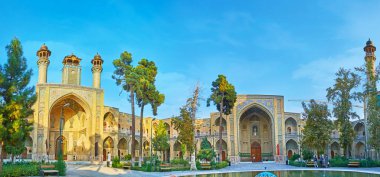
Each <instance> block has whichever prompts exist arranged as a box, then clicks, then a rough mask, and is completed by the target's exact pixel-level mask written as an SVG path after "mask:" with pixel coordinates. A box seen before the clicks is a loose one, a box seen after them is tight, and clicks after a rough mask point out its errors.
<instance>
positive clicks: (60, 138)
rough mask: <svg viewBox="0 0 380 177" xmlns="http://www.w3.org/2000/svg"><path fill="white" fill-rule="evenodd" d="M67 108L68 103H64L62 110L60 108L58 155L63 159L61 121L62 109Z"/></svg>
mask: <svg viewBox="0 0 380 177" xmlns="http://www.w3.org/2000/svg"><path fill="white" fill-rule="evenodd" d="M67 106H70V103H65V104H64V105H63V106H62V108H61V118H60V121H59V145H58V155H60V156H62V157H63V154H62V153H63V152H62V139H63V137H62V129H63V121H64V118H63V108H65V107H67Z"/></svg>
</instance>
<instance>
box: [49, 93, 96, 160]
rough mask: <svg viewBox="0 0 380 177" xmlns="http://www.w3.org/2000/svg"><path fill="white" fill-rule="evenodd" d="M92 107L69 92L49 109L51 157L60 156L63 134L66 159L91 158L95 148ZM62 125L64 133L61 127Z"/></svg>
mask: <svg viewBox="0 0 380 177" xmlns="http://www.w3.org/2000/svg"><path fill="white" fill-rule="evenodd" d="M90 112H91V111H90V109H89V106H88V104H87V103H86V102H85V101H83V99H81V98H80V97H79V96H76V95H75V94H68V95H65V96H62V97H61V98H59V99H58V100H56V101H55V102H54V103H53V104H52V106H51V107H50V110H49V120H48V127H47V128H48V137H49V138H48V142H47V143H48V144H47V145H48V147H49V149H48V150H47V152H48V154H49V159H57V157H58V147H60V146H59V145H58V143H57V142H58V139H59V137H60V136H61V135H62V136H63V139H64V141H63V143H62V145H61V146H63V149H64V159H65V160H89V158H90V156H91V154H92V155H94V149H92V148H93V147H91V145H92V144H94V143H95V142H91V140H90V137H89V136H90V134H91V131H90V129H88V128H89V127H88V126H89V125H90V123H89V122H90V117H91V113H90ZM61 127H62V134H61V131H60V128H61Z"/></svg>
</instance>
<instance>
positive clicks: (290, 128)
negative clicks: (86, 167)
mask: <svg viewBox="0 0 380 177" xmlns="http://www.w3.org/2000/svg"><path fill="white" fill-rule="evenodd" d="M364 49H365V51H366V56H365V60H366V61H367V60H375V59H376V57H375V55H374V52H375V50H376V47H375V46H373V43H372V42H371V41H368V42H367V45H366V47H365V48H364ZM50 55H51V51H50V50H49V49H48V47H47V46H46V45H42V46H41V48H40V49H39V50H38V51H37V57H38V61H37V65H38V83H37V84H36V92H37V95H38V99H37V102H36V103H35V105H34V106H33V109H34V115H33V116H31V117H30V119H32V120H33V122H34V130H33V131H32V133H31V136H30V137H29V138H28V140H27V142H26V151H25V152H24V153H23V155H22V156H23V157H24V158H30V159H33V160H48V159H49V160H53V159H57V151H58V148H62V150H63V155H64V159H65V160H67V161H103V160H105V159H106V154H107V153H108V152H109V153H111V155H112V156H125V155H126V154H131V153H133V152H131V142H132V141H135V146H136V148H135V149H136V152H135V154H136V157H138V156H139V152H138V149H139V148H138V147H139V146H143V150H144V153H143V154H142V156H144V157H148V156H149V155H150V149H151V147H152V146H151V136H152V135H153V136H154V129H152V127H154V126H155V125H156V124H157V123H158V120H163V121H164V122H165V124H166V127H167V131H168V133H169V135H170V148H169V150H168V151H167V153H164V154H165V155H164V154H163V156H164V157H163V158H164V159H165V160H170V159H174V158H178V157H181V156H185V157H188V154H182V153H181V143H180V142H178V141H177V140H176V137H177V136H178V132H177V131H176V130H174V129H173V126H172V125H171V120H170V118H167V119H153V118H152V117H145V118H143V119H144V120H143V124H144V129H143V130H140V129H139V127H140V126H138V123H139V122H140V117H138V116H136V126H135V127H136V139H135V140H132V137H131V131H130V130H131V122H132V121H131V115H130V114H128V113H123V112H120V111H119V109H118V108H114V107H110V106H106V105H104V91H105V90H103V89H102V88H101V74H102V70H103V68H102V64H103V60H102V58H101V56H100V55H98V54H96V55H95V56H94V58H93V59H92V60H91V63H92V76H93V77H92V80H93V82H92V87H85V86H82V85H81V65H80V63H81V60H82V59H80V58H78V57H77V56H75V55H73V54H72V55H68V56H65V57H64V58H63V61H62V63H63V68H62V83H47V76H48V66H49V63H50V60H49V57H50ZM284 102H285V99H284V97H283V96H279V95H238V96H237V101H236V104H235V106H234V108H233V111H232V114H231V115H228V116H223V118H222V119H223V120H222V130H223V132H222V135H223V136H222V137H223V138H222V139H219V135H218V131H219V122H220V120H219V119H220V118H219V114H218V113H216V112H215V113H211V114H210V117H209V118H201V119H197V120H196V133H195V135H196V141H197V149H200V143H201V141H202V139H203V138H207V140H208V142H209V143H210V145H211V146H212V147H213V148H215V150H218V149H219V144H220V143H219V142H220V141H222V149H223V152H222V154H220V157H221V158H222V159H223V160H225V159H229V160H231V162H233V163H238V162H242V161H251V157H252V156H255V161H283V160H284V159H285V158H286V156H288V157H290V156H291V155H292V154H294V153H299V152H300V144H299V142H300V139H301V137H302V130H303V127H304V125H305V121H304V120H303V119H302V118H301V114H300V113H292V112H286V111H285V110H284ZM61 117H62V118H63V119H62V125H63V127H62V130H63V131H62V140H63V141H62V143H59V139H60V138H61V137H60V121H61ZM352 124H353V126H354V130H355V132H356V135H357V136H356V137H355V140H354V143H353V145H352V148H351V150H350V152H351V155H352V157H354V158H362V157H363V154H364V151H365V138H364V137H365V129H364V125H365V124H364V122H363V121H356V122H352ZM152 130H153V132H152ZM140 136H143V141H142V142H140ZM331 136H332V142H331V144H330V145H329V147H328V148H329V151H328V152H329V153H328V155H329V156H330V157H333V156H335V155H337V154H342V153H343V150H342V149H341V148H340V146H339V133H338V132H337V131H335V130H334V131H333V134H332V135H331ZM59 146H60V147H59Z"/></svg>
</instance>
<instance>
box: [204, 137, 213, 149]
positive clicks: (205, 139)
mask: <svg viewBox="0 0 380 177" xmlns="http://www.w3.org/2000/svg"><path fill="white" fill-rule="evenodd" d="M201 149H212V147H211V144H210V143H209V142H208V140H207V138H206V137H204V138H202V142H201Z"/></svg>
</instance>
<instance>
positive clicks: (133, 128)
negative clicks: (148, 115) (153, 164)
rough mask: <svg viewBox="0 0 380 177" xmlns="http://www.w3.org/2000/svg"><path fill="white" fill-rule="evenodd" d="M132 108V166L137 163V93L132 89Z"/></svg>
mask: <svg viewBox="0 0 380 177" xmlns="http://www.w3.org/2000/svg"><path fill="white" fill-rule="evenodd" d="M130 96H131V98H130V99H131V108H132V130H131V133H132V147H131V151H132V152H131V155H132V159H131V160H132V166H134V165H135V163H134V162H135V94H134V90H133V89H131V94H130Z"/></svg>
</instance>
